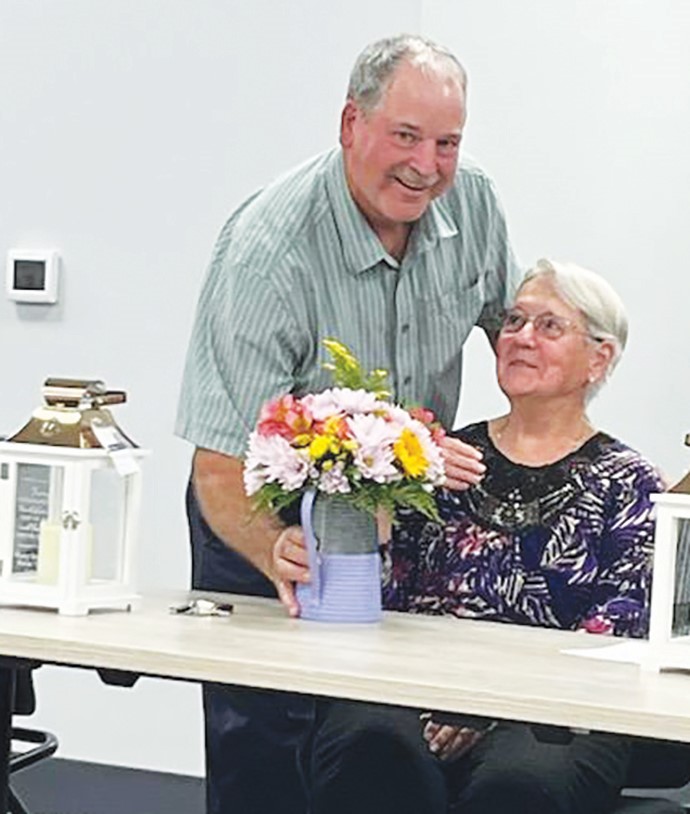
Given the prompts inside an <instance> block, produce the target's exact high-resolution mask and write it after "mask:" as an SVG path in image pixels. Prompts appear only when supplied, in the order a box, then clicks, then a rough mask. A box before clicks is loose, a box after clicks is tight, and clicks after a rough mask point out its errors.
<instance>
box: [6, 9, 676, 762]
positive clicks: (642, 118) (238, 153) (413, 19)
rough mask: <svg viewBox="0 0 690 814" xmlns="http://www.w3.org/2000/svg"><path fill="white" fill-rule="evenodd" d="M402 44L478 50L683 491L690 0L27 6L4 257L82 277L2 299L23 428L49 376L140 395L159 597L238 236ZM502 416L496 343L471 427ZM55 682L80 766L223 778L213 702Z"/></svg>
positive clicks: (520, 152) (518, 174)
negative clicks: (209, 275) (614, 301)
mask: <svg viewBox="0 0 690 814" xmlns="http://www.w3.org/2000/svg"><path fill="white" fill-rule="evenodd" d="M402 30H409V31H423V32H424V33H427V34H429V35H430V36H433V37H436V38H438V39H439V40H442V41H444V42H446V43H447V44H448V45H450V46H451V47H453V48H454V49H455V50H456V51H457V53H458V54H459V55H460V56H461V58H462V59H463V61H464V62H465V64H466V66H467V68H468V70H469V73H470V82H471V86H470V119H469V125H468V132H467V139H466V149H468V150H469V151H470V152H472V154H473V155H474V156H475V157H477V158H479V159H480V160H481V161H482V162H483V163H484V164H485V165H486V166H487V168H488V169H489V170H490V171H491V172H492V174H493V175H494V177H495V178H496V181H497V184H498V187H499V189H500V191H501V194H502V197H503V200H504V203H505V205H506V209H507V211H508V215H509V221H510V224H511V226H512V232H513V237H514V242H515V245H516V247H517V249H518V252H519V254H520V257H521V259H522V260H523V261H524V262H532V261H533V260H535V259H536V258H537V257H538V256H541V255H545V254H547V255H551V256H554V257H558V258H563V259H572V260H575V261H578V262H581V263H583V264H586V265H590V266H591V267H593V268H595V269H597V270H599V271H601V272H602V273H603V274H605V275H606V276H607V277H609V279H610V280H611V281H612V282H613V283H614V285H615V286H616V288H617V289H618V290H619V291H620V293H621V295H622V296H623V298H624V299H625V300H626V302H627V304H628V306H629V310H630V315H631V321H632V335H631V340H630V345H629V348H628V352H627V353H626V356H625V358H624V360H623V362H622V364H621V367H620V368H619V370H618V371H617V372H616V375H615V377H614V379H613V380H612V382H611V383H610V385H609V386H608V387H607V389H606V390H605V391H604V392H603V393H602V395H601V396H600V398H599V399H598V400H597V402H595V404H594V407H593V415H594V417H595V419H597V420H598V421H599V422H600V423H601V424H602V425H603V426H605V427H606V428H607V429H609V430H610V431H612V432H614V433H615V434H617V435H619V436H620V437H622V438H624V439H625V440H627V441H629V442H630V443H632V444H634V445H636V446H637V447H638V448H640V449H641V450H643V451H644V452H645V453H646V454H647V455H649V456H650V457H651V458H653V459H654V460H656V461H657V462H658V463H659V464H661V465H662V467H663V468H664V469H666V471H667V472H669V474H670V475H672V476H674V477H675V476H677V475H680V473H681V471H682V470H683V469H684V468H686V467H687V465H688V461H689V454H688V451H687V450H686V449H685V448H683V447H682V445H681V442H682V437H683V434H684V433H685V432H686V431H687V430H690V415H688V408H687V405H688V404H690V376H689V375H688V373H689V372H690V371H689V365H688V361H687V352H684V344H685V343H684V341H683V340H684V339H685V336H684V333H683V327H684V323H685V321H686V320H685V319H684V317H685V310H686V309H685V307H684V306H685V303H686V301H687V299H688V293H689V286H688V284H687V283H686V273H685V268H687V267H689V266H690V247H689V246H688V241H687V238H686V237H685V234H686V231H687V230H686V229H683V226H684V221H685V219H686V217H687V214H688V212H689V211H690V210H689V209H688V197H689V196H690V192H688V190H689V189H690V184H689V183H688V182H689V181H690V177H689V176H690V158H688V154H687V144H688V143H690V141H689V139H688V136H689V135H690V133H689V131H690V126H689V125H690V104H688V101H689V100H688V84H687V76H688V75H690V71H689V68H690V64H689V63H690V55H689V54H688V53H687V48H686V47H685V43H687V41H688V40H689V39H690V7H688V6H687V4H686V3H685V2H684V0H603V2H602V0H571V2H569V3H553V2H551V1H550V0H525V2H522V3H506V2H505V1H504V0H404V2H403V0H379V2H377V3H371V2H364V0H354V1H353V2H350V3H348V4H343V3H337V2H333V0H331V2H328V1H327V0H291V2H280V0H251V2H247V3H245V4H242V5H240V4H239V3H232V2H227V0H197V2H196V3H189V2H186V0H119V2H117V3H111V2H105V0H1V2H0V258H4V255H5V252H6V250H7V249H9V248H10V247H13V246H17V245H20V244H21V245H25V246H26V245H29V246H34V245H35V246H56V247H58V248H59V249H60V250H61V252H62V255H63V258H64V264H65V287H64V290H63V297H62V301H61V304H60V305H59V306H57V307H55V308H52V309H46V308H37V307H31V308H29V307H27V306H24V307H19V308H18V307H16V306H15V305H14V304H11V303H9V302H8V301H7V300H5V299H4V298H2V297H0V347H1V348H2V350H3V353H2V357H0V382H1V383H2V384H1V385H0V387H1V388H2V389H1V398H0V434H2V433H3V432H5V433H8V432H11V431H13V430H14V429H16V428H18V426H19V425H20V424H21V423H23V421H24V419H25V418H26V417H27V416H28V414H29V413H30V411H31V410H32V409H33V407H34V406H36V405H37V404H38V402H39V400H40V385H41V382H42V381H43V379H44V378H45V377H46V376H48V375H72V376H78V377H82V376H98V377H102V378H104V379H105V380H106V382H107V383H108V384H109V385H111V386H113V387H122V388H125V389H126V390H127V391H128V392H129V396H130V401H129V404H128V405H125V406H122V407H119V408H115V410H116V411H117V412H116V415H117V417H118V418H119V420H120V421H121V423H122V425H123V426H124V427H125V428H126V429H127V430H128V431H129V432H130V433H131V434H132V435H133V437H134V438H135V439H137V440H138V441H139V443H141V444H142V445H144V446H147V447H150V448H151V449H152V450H153V456H152V457H151V459H150V460H149V461H148V462H147V466H146V475H147V478H146V483H145V488H146V492H147V501H146V510H145V514H144V518H143V535H142V538H143V539H142V547H141V556H140V570H141V574H142V581H143V583H144V585H145V586H147V587H156V586H163V587H168V586H169V587H182V586H185V585H186V584H187V580H188V567H189V563H188V555H187V541H186V531H185V527H184V515H183V508H182V498H183V490H184V485H185V481H186V476H187V468H188V462H189V452H190V451H189V449H188V448H187V446H186V445H185V444H184V443H183V442H181V441H178V440H176V439H174V438H173V436H172V424H173V417H174V409H175V402H176V398H177V390H178V385H179V379H180V374H181V368H182V362H183V356H184V352H185V348H186V343H187V338H188V334H189V329H190V326H191V319H192V315H193V307H194V302H195V300H196V296H197V292H198V289H199V285H200V282H201V275H202V273H203V270H204V267H205V265H206V262H207V259H208V257H209V255H210V250H211V245H212V242H213V240H214V238H215V236H216V234H217V232H218V230H219V228H220V226H221V224H222V222H223V220H224V219H225V217H226V215H227V214H228V213H229V212H230V211H231V209H232V208H233V207H234V206H235V205H236V204H237V203H238V202H239V201H240V200H241V199H242V198H243V197H244V196H245V195H246V194H248V193H249V192H251V191H252V190H254V189H255V188H256V187H258V186H260V185H261V184H262V183H264V182H265V181H267V180H268V179H269V178H271V177H272V176H273V175H275V174H276V173H277V172H279V171H282V170H283V169H286V168H288V167H289V166H291V165H292V164H294V163H296V162H297V161H300V160H301V159H303V158H306V157H307V156H309V155H311V154H312V153H314V152H316V151H318V150H321V149H323V148H325V147H328V146H330V145H331V144H332V143H333V142H334V140H335V138H336V134H337V118H338V113H339V107H340V103H341V100H342V96H343V93H344V88H345V84H346V78H347V73H348V71H349V68H350V64H351V62H352V60H353V58H354V56H355V54H356V53H357V52H358V50H359V49H360V48H361V47H362V46H363V45H364V44H365V43H366V42H368V41H369V40H371V39H373V38H375V37H377V36H382V35H384V34H387V33H393V32H396V31H402ZM502 408H503V400H502V398H501V396H500V394H498V392H497V390H496V388H495V385H494V383H493V375H492V360H491V357H490V355H489V354H488V353H487V351H486V348H485V343H484V341H483V339H482V338H481V337H473V338H472V339H471V341H470V352H469V354H468V360H467V373H466V389H465V393H464V396H463V401H462V404H461V410H460V419H461V420H471V419H473V418H478V417H483V416H485V415H487V414H490V413H496V412H498V411H500V410H501V409H502ZM37 683H38V689H39V704H40V710H39V713H38V714H37V716H36V722H37V723H39V724H42V725H44V726H47V727H52V728H53V729H54V730H55V731H57V732H58V733H59V735H60V738H61V754H62V755H63V756H66V757H75V758H81V759H91V760H97V761H102V762H111V763H118V764H123V765H130V766H141V767H151V768H159V769H164V770H170V771H179V772H188V773H201V771H202V758H201V719H200V713H199V705H198V694H197V690H196V688H194V687H191V686H187V685H182V684H173V683H171V682H154V681H152V680H148V679H145V680H142V681H141V682H140V683H139V684H138V685H137V687H135V689H134V690H118V689H112V688H106V687H103V686H102V685H100V683H99V681H98V679H97V678H96V676H95V675H94V674H92V673H89V672H86V671H85V672H83V673H82V672H78V671H64V670H63V671H60V670H58V669H57V668H43V669H42V670H40V671H39V672H38V674H37Z"/></svg>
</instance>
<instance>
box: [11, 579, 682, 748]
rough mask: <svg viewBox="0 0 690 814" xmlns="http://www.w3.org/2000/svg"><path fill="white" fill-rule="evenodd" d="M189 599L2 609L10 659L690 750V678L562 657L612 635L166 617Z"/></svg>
mask: <svg viewBox="0 0 690 814" xmlns="http://www.w3.org/2000/svg"><path fill="white" fill-rule="evenodd" d="M187 596H188V594H178V595H169V596H149V597H144V598H143V601H142V604H141V607H140V608H139V609H137V610H133V611H131V612H122V611H108V612H95V613H91V614H90V615H89V616H84V617H68V616H59V615H57V614H56V613H55V612H54V611H40V610H35V609H14V608H7V607H2V608H0V655H5V656H14V657H19V658H28V659H35V660H38V661H42V662H50V663H56V664H66V665H73V666H82V667H96V668H115V669H120V670H127V671H132V672H135V673H141V674H145V675H153V676H161V677H167V678H174V679H185V680H192V681H201V680H206V681H217V682H222V683H227V684H237V685H244V686H252V687H261V688H269V689H276V690H289V691H297V692H301V693H307V694H314V695H322V696H330V697H338V698H351V699H356V700H364V701H376V702H383V703H390V704H401V705H405V706H414V707H420V708H424V709H434V710H445V711H455V712H466V713H472V714H479V715H488V716H492V717H497V718H504V719H514V720H523V721H531V722H533V723H544V724H555V725H565V726H572V727H579V728H584V729H598V730H604V731H612V732H619V733H627V734H633V735H642V736H647V737H658V738H666V739H669V740H677V741H686V742H690V677H688V676H687V675H681V674H669V673H663V674H655V673H649V672H644V671H642V670H640V668H639V667H637V666H635V665H632V664H621V663H610V662H604V661H597V660H591V659H583V658H576V657H574V656H572V655H565V654H563V653H561V650H562V649H564V648H571V649H572V648H576V647H579V646H581V647H583V648H591V647H594V646H598V645H599V644H600V645H601V646H606V645H609V644H610V643H611V639H610V638H608V637H598V636H593V635H588V634H585V633H567V632H563V631H554V630H544V629H539V628H526V627H520V626H515V625H505V624H498V623H492V622H473V621H468V620H458V619H454V618H448V617H428V616H413V615H409V614H399V613H387V614H385V616H384V620H383V621H382V622H380V623H378V624H372V625H332V624H324V623H320V622H306V621H301V620H298V619H289V618H287V617H286V615H285V612H284V611H283V609H282V607H281V606H280V605H279V604H278V603H277V601H273V600H264V599H253V598H248V597H231V596H226V595H215V596H216V598H218V596H221V597H222V599H223V600H224V601H231V602H233V603H234V605H235V610H234V613H233V614H232V615H230V616H228V617H198V616H182V615H174V614H171V613H169V606H170V604H171V603H173V602H179V601H181V600H183V599H184V598H186V597H187ZM204 596H214V595H212V594H204Z"/></svg>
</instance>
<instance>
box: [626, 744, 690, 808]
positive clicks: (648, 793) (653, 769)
mask: <svg viewBox="0 0 690 814" xmlns="http://www.w3.org/2000/svg"><path fill="white" fill-rule="evenodd" d="M689 782H690V744H687V743H671V742H669V741H658V740H636V741H635V742H634V744H633V750H632V757H631V762H630V767H629V768H628V783H627V786H628V787H627V788H626V789H625V790H624V791H623V797H622V798H621V800H620V802H619V803H618V805H617V806H616V809H615V812H614V814H666V811H667V810H668V798H664V797H663V796H660V797H657V796H655V792H661V791H662V790H666V791H670V792H673V791H677V790H678V789H681V788H683V786H685V785H687V784H688V783H689ZM688 801H689V804H690V793H689V794H688ZM689 804H683V807H684V808H689V807H690V805H689Z"/></svg>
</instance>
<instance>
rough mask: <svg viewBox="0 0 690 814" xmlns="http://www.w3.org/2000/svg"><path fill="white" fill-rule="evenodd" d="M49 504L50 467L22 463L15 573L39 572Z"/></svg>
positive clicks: (17, 508) (17, 499)
mask: <svg viewBox="0 0 690 814" xmlns="http://www.w3.org/2000/svg"><path fill="white" fill-rule="evenodd" d="M49 501H50V467H49V466H43V465H41V464H19V465H18V466H17V493H16V498H15V526H14V546H13V557H12V571H13V573H15V574H18V573H29V572H32V571H35V570H36V562H37V558H38V545H39V538H40V528H41V521H42V520H46V518H47V517H48V511H49Z"/></svg>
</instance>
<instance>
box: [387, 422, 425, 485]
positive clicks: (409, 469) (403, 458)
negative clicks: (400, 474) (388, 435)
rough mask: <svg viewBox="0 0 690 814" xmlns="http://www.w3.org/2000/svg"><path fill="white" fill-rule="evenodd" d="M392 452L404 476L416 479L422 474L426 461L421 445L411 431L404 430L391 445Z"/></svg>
mask: <svg viewBox="0 0 690 814" xmlns="http://www.w3.org/2000/svg"><path fill="white" fill-rule="evenodd" d="M393 451H394V452H395V456H396V458H397V459H398V461H400V465H401V466H402V468H403V471H404V472H405V474H406V475H409V476H410V477H411V478H418V477H419V476H420V475H423V474H424V472H425V471H426V468H427V466H428V461H427V459H426V457H425V455H424V450H423V449H422V445H421V444H420V443H419V438H417V436H416V435H415V434H414V433H413V432H412V430H408V429H407V428H405V429H404V430H403V431H402V432H401V433H400V438H398V440H397V441H396V442H395V443H394V444H393Z"/></svg>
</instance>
